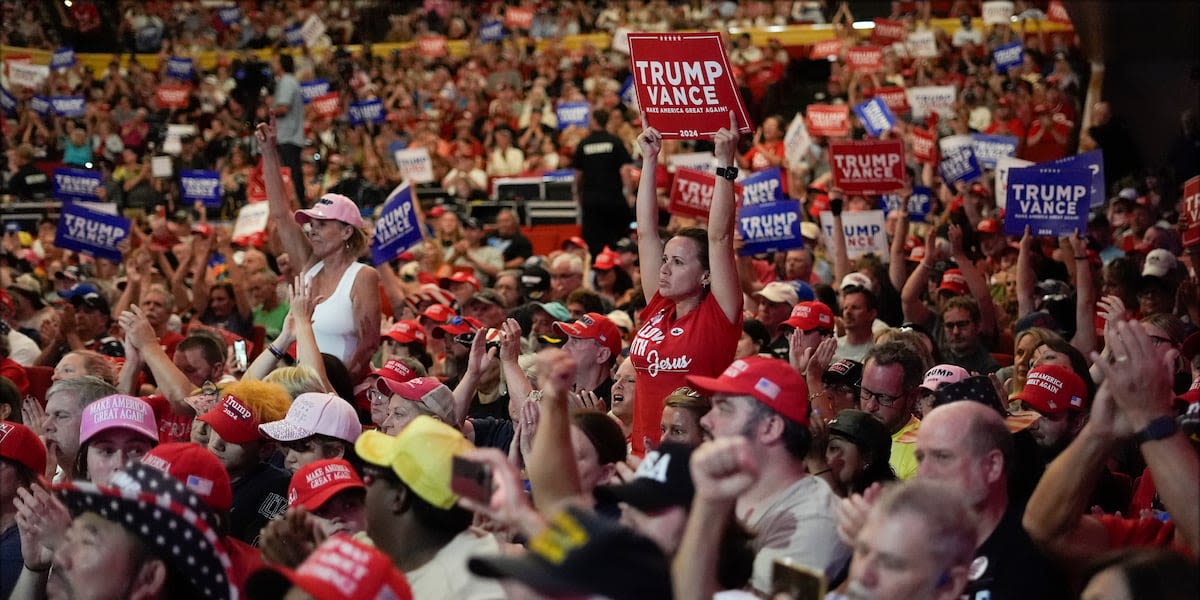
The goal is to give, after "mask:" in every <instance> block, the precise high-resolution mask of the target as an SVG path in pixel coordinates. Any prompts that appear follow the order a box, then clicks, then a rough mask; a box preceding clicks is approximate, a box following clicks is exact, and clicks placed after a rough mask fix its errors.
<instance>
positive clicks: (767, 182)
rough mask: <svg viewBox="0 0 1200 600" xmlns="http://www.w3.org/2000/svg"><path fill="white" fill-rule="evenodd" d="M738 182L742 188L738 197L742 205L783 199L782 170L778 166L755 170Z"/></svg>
mask: <svg viewBox="0 0 1200 600" xmlns="http://www.w3.org/2000/svg"><path fill="white" fill-rule="evenodd" d="M738 184H739V185H741V188H742V191H741V193H740V194H738V197H739V198H741V205H742V206H743V207H745V206H753V205H755V204H766V203H768V202H780V201H782V200H783V171H781V170H780V169H779V167H771V168H769V169H763V170H761V171H755V172H754V173H751V174H750V175H747V176H746V177H745V178H744V179H742V180H741V181H739V182H738Z"/></svg>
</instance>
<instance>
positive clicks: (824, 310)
mask: <svg viewBox="0 0 1200 600" xmlns="http://www.w3.org/2000/svg"><path fill="white" fill-rule="evenodd" d="M780 325H786V326H788V327H793V328H795V329H798V330H800V331H812V330H813V329H824V330H827V331H833V311H832V310H830V309H829V307H828V306H826V305H825V303H824V302H817V301H810V302H801V303H799V304H797V305H796V306H795V307H794V308H792V315H791V316H790V317H788V320H786V321H784V322H783V323H780Z"/></svg>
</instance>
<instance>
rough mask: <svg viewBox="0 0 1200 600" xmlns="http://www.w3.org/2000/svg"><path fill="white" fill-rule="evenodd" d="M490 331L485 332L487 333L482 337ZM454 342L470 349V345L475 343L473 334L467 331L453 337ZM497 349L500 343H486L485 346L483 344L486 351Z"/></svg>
mask: <svg viewBox="0 0 1200 600" xmlns="http://www.w3.org/2000/svg"><path fill="white" fill-rule="evenodd" d="M491 331H492V330H491V329H489V330H487V333H485V334H484V335H487V334H488V333H491ZM454 341H456V342H458V343H460V344H462V345H464V346H466V347H468V348H470V347H471V344H473V343H475V332H474V331H469V332H467V333H460V334H458V335H456V336H454ZM499 347H500V342H488V343H487V344H485V349H486V350H491V349H492V348H499Z"/></svg>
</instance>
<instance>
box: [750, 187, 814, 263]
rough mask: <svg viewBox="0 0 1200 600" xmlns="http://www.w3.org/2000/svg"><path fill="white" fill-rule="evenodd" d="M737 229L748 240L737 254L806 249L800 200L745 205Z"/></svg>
mask: <svg viewBox="0 0 1200 600" xmlns="http://www.w3.org/2000/svg"><path fill="white" fill-rule="evenodd" d="M737 228H738V232H739V233H740V234H741V236H742V240H743V241H745V245H744V246H742V248H741V250H740V251H738V254H739V255H741V256H751V255H754V254H761V253H763V252H778V251H782V250H791V249H793V248H803V247H804V238H803V237H801V235H800V203H799V202H797V201H796V200H784V201H780V202H767V203H764V204H752V205H749V206H747V205H742V208H741V209H740V210H738V214H737Z"/></svg>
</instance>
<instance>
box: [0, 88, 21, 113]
mask: <svg viewBox="0 0 1200 600" xmlns="http://www.w3.org/2000/svg"><path fill="white" fill-rule="evenodd" d="M0 110H3V111H4V113H5V114H7V115H9V116H14V115H16V114H17V99H16V98H15V97H13V95H12V94H10V93H8V90H7V89H5V88H2V87H0Z"/></svg>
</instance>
